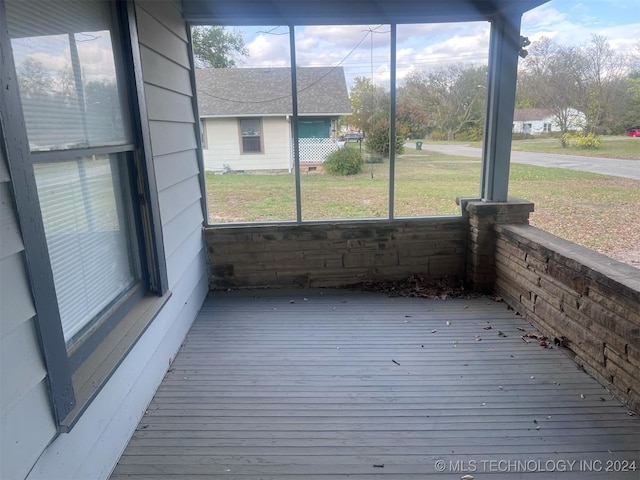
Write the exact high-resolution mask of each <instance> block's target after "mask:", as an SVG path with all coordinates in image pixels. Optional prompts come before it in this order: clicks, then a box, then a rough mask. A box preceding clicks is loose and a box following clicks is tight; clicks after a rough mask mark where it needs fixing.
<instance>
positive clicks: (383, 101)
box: [347, 77, 389, 136]
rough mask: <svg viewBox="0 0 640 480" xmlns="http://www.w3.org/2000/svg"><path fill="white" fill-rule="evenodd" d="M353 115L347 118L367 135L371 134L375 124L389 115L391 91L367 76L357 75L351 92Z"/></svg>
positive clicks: (350, 99)
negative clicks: (374, 82) (375, 83)
mask: <svg viewBox="0 0 640 480" xmlns="http://www.w3.org/2000/svg"><path fill="white" fill-rule="evenodd" d="M349 101H350V102H351V115H349V117H348V118H347V121H348V123H349V124H350V125H353V126H354V127H356V128H357V129H359V130H360V131H361V132H364V133H365V136H367V135H368V134H369V132H370V131H371V128H372V127H373V124H374V123H375V122H376V121H377V120H379V119H381V118H383V117H387V118H388V117H389V93H388V92H387V91H386V90H385V89H384V88H383V87H381V86H379V85H374V84H373V83H371V80H370V79H368V78H365V77H356V78H355V80H354V83H353V86H352V87H351V91H350V92H349Z"/></svg>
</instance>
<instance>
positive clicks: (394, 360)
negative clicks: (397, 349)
mask: <svg viewBox="0 0 640 480" xmlns="http://www.w3.org/2000/svg"><path fill="white" fill-rule="evenodd" d="M391 361H392V362H393V363H395V364H396V365H400V364H399V363H398V362H396V361H395V360H394V359H393V358H392V359H391Z"/></svg>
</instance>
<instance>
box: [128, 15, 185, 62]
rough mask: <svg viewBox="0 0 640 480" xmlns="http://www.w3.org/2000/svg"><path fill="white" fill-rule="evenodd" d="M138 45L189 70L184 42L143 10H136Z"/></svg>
mask: <svg viewBox="0 0 640 480" xmlns="http://www.w3.org/2000/svg"><path fill="white" fill-rule="evenodd" d="M136 18H137V21H138V33H139V35H140V43H141V44H142V45H145V46H146V47H147V48H149V49H151V50H154V51H156V52H158V53H159V54H161V55H164V56H165V57H167V58H168V59H170V60H172V61H173V62H175V63H177V64H179V65H182V66H183V67H184V68H187V69H188V68H189V53H188V51H187V44H186V42H185V41H184V40H183V39H181V38H180V37H178V36H176V35H174V34H173V32H171V30H170V29H169V28H167V27H166V26H165V25H163V24H162V23H160V22H159V21H158V20H157V19H155V18H154V17H152V16H151V15H149V13H147V11H146V10H144V9H143V8H140V7H137V8H136Z"/></svg>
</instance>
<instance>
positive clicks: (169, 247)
mask: <svg viewBox="0 0 640 480" xmlns="http://www.w3.org/2000/svg"><path fill="white" fill-rule="evenodd" d="M202 221H203V218H202V207H201V204H200V202H199V201H195V202H193V203H192V204H191V205H189V206H188V207H187V208H186V209H185V210H184V211H182V212H180V215H176V216H175V217H174V218H173V220H171V221H170V222H169V223H168V224H167V225H165V226H164V230H165V232H166V234H165V238H164V250H165V252H166V255H167V258H171V256H172V255H173V254H174V253H175V252H176V250H178V249H179V248H180V245H182V243H183V242H184V241H185V239H186V238H187V237H188V236H189V235H190V234H191V232H192V231H193V230H194V229H195V228H196V227H200V228H202Z"/></svg>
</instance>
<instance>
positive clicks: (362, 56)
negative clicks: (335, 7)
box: [242, 0, 640, 86]
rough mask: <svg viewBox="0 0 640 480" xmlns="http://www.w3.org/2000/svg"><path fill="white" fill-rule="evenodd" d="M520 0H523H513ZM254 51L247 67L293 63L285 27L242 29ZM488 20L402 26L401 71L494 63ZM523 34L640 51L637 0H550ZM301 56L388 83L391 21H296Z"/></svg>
mask: <svg viewBox="0 0 640 480" xmlns="http://www.w3.org/2000/svg"><path fill="white" fill-rule="evenodd" d="M514 1H517V0H514ZM242 30H243V32H244V35H245V43H246V45H247V48H248V51H249V58H248V59H247V60H246V61H245V62H244V63H243V66H246V67H251V66H256V67H257V66H261V67H278V66H288V65H289V64H290V59H289V37H288V30H287V28H286V27H278V26H262V27H258V28H256V27H253V28H243V29H242ZM489 30H490V29H489V24H488V22H473V23H463V24H457V23H447V24H422V25H398V27H397V39H398V42H397V65H398V68H397V78H398V83H399V84H401V83H402V80H403V78H404V77H405V76H406V75H407V74H408V73H409V72H411V71H412V70H419V71H425V70H429V69H431V68H434V67H437V66H440V65H444V64H450V63H464V64H467V63H472V64H483V63H486V62H487V53H488V44H489ZM521 33H522V35H523V36H526V37H529V39H530V40H531V41H532V42H534V41H536V40H539V39H541V38H542V37H549V38H551V39H553V40H554V41H555V42H557V43H559V44H560V45H563V46H578V45H583V44H587V43H589V41H590V40H591V36H592V35H594V34H597V35H601V36H604V37H606V38H607V40H608V41H609V44H610V45H611V46H612V47H613V48H614V49H615V50H616V51H618V52H624V53H629V52H631V51H633V50H636V51H637V52H638V54H640V2H639V1H638V0H551V1H549V2H548V3H546V4H544V5H541V6H540V7H538V8H536V9H534V10H531V11H530V12H527V13H525V15H524V16H523V19H522V28H521ZM296 62H297V64H298V65H301V66H337V65H341V66H343V67H344V69H345V75H346V78H347V84H348V85H349V86H350V85H352V83H353V80H354V78H355V77H356V76H363V77H367V78H371V79H373V81H374V83H376V84H380V85H385V86H388V83H389V28H388V26H385V25H382V26H379V25H357V26H321V27H317V26H316V27H297V28H296Z"/></svg>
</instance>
